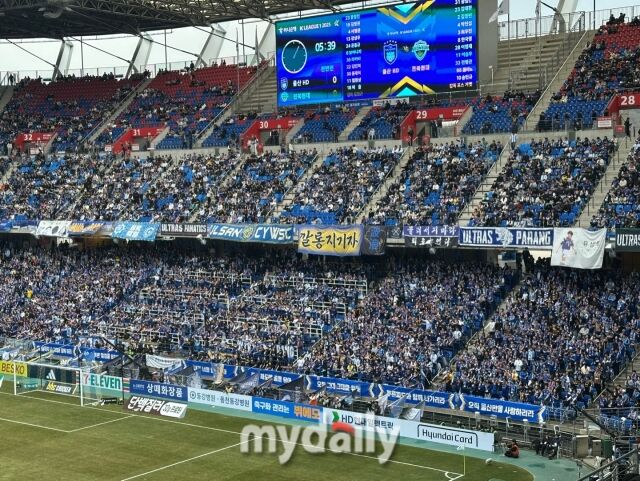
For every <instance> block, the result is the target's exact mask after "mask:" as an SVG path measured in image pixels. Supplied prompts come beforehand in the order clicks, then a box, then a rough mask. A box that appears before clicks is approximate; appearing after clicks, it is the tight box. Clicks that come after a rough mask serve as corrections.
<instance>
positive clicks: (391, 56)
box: [384, 40, 398, 65]
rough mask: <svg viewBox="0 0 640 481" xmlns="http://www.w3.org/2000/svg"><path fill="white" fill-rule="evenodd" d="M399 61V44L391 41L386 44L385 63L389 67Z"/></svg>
mask: <svg viewBox="0 0 640 481" xmlns="http://www.w3.org/2000/svg"><path fill="white" fill-rule="evenodd" d="M397 59H398V42H396V41H395V40H389V41H388V42H385V43H384V61H385V62H387V63H388V64H389V65H393V63H394V62H395V61H396V60H397Z"/></svg>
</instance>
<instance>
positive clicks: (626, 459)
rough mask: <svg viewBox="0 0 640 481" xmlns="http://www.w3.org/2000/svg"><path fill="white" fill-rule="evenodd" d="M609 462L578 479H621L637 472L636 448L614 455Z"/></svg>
mask: <svg viewBox="0 0 640 481" xmlns="http://www.w3.org/2000/svg"><path fill="white" fill-rule="evenodd" d="M614 458H615V459H613V460H612V461H611V462H609V463H607V464H605V465H604V466H601V467H600V468H598V469H596V470H595V471H593V472H592V473H589V474H587V475H586V476H582V477H581V478H580V479H578V481H622V480H623V479H628V476H629V475H632V474H638V473H640V471H639V470H638V448H637V447H635V448H634V449H632V450H631V451H629V452H628V453H627V454H623V455H620V456H616V455H615V454H614Z"/></svg>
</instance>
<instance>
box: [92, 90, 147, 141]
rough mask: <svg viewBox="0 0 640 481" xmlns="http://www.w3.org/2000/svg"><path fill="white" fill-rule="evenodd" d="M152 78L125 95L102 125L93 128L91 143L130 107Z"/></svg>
mask: <svg viewBox="0 0 640 481" xmlns="http://www.w3.org/2000/svg"><path fill="white" fill-rule="evenodd" d="M152 80H153V79H151V78H148V79H146V80H143V81H142V82H140V83H139V84H138V86H137V87H136V88H135V89H133V90H132V91H131V92H130V93H129V95H127V96H126V97H125V99H124V100H123V101H122V102H121V103H120V105H118V106H117V107H116V109H115V110H114V111H113V112H111V114H110V115H109V116H108V117H107V118H106V119H105V120H104V121H103V122H102V123H101V124H100V125H98V126H97V127H96V128H95V129H94V130H93V132H91V134H89V138H88V141H89V142H90V143H93V142H95V141H96V139H97V138H98V137H99V136H100V134H101V133H102V132H104V131H105V130H106V129H108V128H109V126H110V125H112V124H113V123H114V122H115V121H116V119H117V118H118V115H120V114H121V113H122V112H124V111H125V109H126V108H127V107H129V105H130V104H131V102H133V100H134V99H135V98H136V97H137V96H138V94H139V93H140V92H142V91H143V90H144V89H146V88H147V86H148V85H149V84H150V83H151V81H152Z"/></svg>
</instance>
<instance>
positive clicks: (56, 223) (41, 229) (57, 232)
mask: <svg viewBox="0 0 640 481" xmlns="http://www.w3.org/2000/svg"><path fill="white" fill-rule="evenodd" d="M70 225H71V222H69V221H67V220H41V221H40V222H38V228H37V229H36V235H41V236H46V237H67V235H68V230H69V226H70Z"/></svg>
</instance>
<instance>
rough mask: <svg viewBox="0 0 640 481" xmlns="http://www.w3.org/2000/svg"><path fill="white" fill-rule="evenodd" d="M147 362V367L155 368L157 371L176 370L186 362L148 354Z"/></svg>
mask: <svg viewBox="0 0 640 481" xmlns="http://www.w3.org/2000/svg"><path fill="white" fill-rule="evenodd" d="M146 362H147V366H150V367H155V368H156V369H175V368H176V367H180V365H182V364H183V363H184V360H183V359H176V358H175V357H162V356H154V355H152V354H147V355H146Z"/></svg>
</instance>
